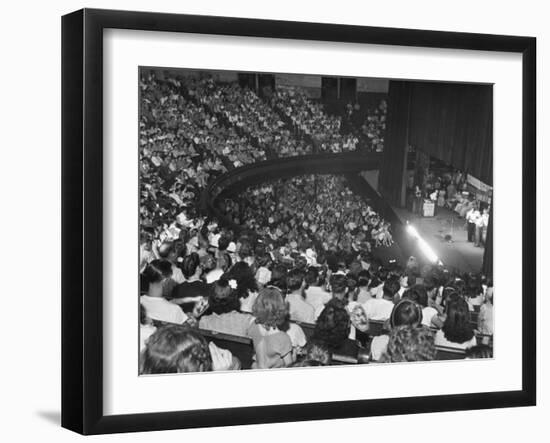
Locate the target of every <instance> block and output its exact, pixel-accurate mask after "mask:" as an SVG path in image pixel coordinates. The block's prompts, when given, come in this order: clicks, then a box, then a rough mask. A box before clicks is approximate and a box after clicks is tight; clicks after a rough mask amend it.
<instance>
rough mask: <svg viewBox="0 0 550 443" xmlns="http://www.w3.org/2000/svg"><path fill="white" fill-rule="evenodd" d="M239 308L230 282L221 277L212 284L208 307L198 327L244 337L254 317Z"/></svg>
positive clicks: (237, 299)
mask: <svg viewBox="0 0 550 443" xmlns="http://www.w3.org/2000/svg"><path fill="white" fill-rule="evenodd" d="M235 286H236V285H235ZM240 309H241V302H240V300H239V297H238V295H237V292H236V291H235V290H233V289H232V288H231V282H229V281H228V280H227V279H226V278H225V277H222V278H220V279H218V280H217V281H216V282H214V283H213V285H212V289H211V294H210V298H209V307H208V310H207V311H206V314H205V315H203V316H202V317H201V319H200V321H199V328H201V329H209V330H211V331H217V332H222V333H225V334H232V335H238V336H241V337H246V336H247V331H248V328H249V327H250V324H251V323H252V321H253V320H254V317H252V315H250V314H247V313H243V312H240Z"/></svg>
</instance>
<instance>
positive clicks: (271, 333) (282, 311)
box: [247, 288, 296, 369]
mask: <svg viewBox="0 0 550 443" xmlns="http://www.w3.org/2000/svg"><path fill="white" fill-rule="evenodd" d="M252 314H253V315H254V317H255V319H254V321H253V323H252V324H251V325H250V327H249V328H248V331H247V335H248V336H249V337H250V338H252V341H253V343H254V351H255V353H256V354H255V357H254V358H255V361H254V363H253V364H252V367H253V368H255V369H268V368H282V367H285V366H289V365H291V364H292V363H293V362H294V361H295V360H296V357H295V355H294V353H293V347H292V342H291V340H290V337H289V336H288V334H286V333H285V332H283V331H282V330H281V328H282V327H284V325H285V322H286V321H287V317H288V306H287V304H286V303H285V301H284V299H283V295H282V294H281V291H279V290H278V289H276V288H264V289H262V290H261V291H260V292H259V294H258V297H257V298H256V300H255V302H254V306H253V307H252Z"/></svg>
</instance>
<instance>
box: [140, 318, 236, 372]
mask: <svg viewBox="0 0 550 443" xmlns="http://www.w3.org/2000/svg"><path fill="white" fill-rule="evenodd" d="M233 367H234V359H233V356H232V355H231V352H229V351H227V350H225V349H220V348H218V347H217V346H216V345H215V344H214V343H210V344H209V343H207V342H206V340H205V339H204V337H203V336H202V335H201V334H200V333H199V332H198V331H197V330H195V329H192V328H189V327H187V326H181V325H165V326H163V327H161V328H159V329H158V330H157V331H156V332H155V333H154V334H153V335H151V336H150V337H149V339H148V340H147V346H146V348H145V350H144V351H143V353H142V354H141V359H140V374H173V373H179V372H206V371H226V370H229V369H232V368H233Z"/></svg>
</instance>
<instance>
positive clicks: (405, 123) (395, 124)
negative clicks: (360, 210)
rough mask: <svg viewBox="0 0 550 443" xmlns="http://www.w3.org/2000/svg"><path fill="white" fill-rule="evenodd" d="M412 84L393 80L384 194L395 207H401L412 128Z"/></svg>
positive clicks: (384, 159) (381, 176) (382, 185)
mask: <svg viewBox="0 0 550 443" xmlns="http://www.w3.org/2000/svg"><path fill="white" fill-rule="evenodd" d="M410 94H411V84H410V83H409V82H400V81H391V82H390V86H389V91H388V114H387V120H386V125H387V126H386V137H385V140H384V152H383V155H382V161H381V162H380V174H379V179H378V187H379V191H380V193H381V194H382V195H383V196H384V198H385V199H386V200H388V201H389V202H390V203H391V204H393V205H395V206H401V203H402V197H403V196H402V193H403V180H404V172H405V167H406V164H405V163H406V153H407V145H408V136H409V134H408V131H409V110H410V98H411V97H410Z"/></svg>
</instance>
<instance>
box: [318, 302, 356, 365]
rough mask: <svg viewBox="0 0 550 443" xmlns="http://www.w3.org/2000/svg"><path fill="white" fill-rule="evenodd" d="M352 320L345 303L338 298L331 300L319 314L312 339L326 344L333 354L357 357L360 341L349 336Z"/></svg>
mask: <svg viewBox="0 0 550 443" xmlns="http://www.w3.org/2000/svg"><path fill="white" fill-rule="evenodd" d="M350 329H351V320H350V316H349V314H348V311H347V310H346V308H345V307H344V304H343V303H342V302H341V301H340V300H337V299H333V300H331V301H329V302H328V303H327V304H326V305H325V309H323V311H322V312H321V314H320V315H319V318H318V319H317V323H316V324H315V330H314V331H313V336H312V340H313V341H316V342H319V343H321V344H323V345H324V346H326V347H327V348H328V349H329V351H330V352H331V354H341V355H348V356H351V357H353V358H356V357H357V354H358V352H359V348H360V346H359V343H358V342H357V341H356V340H351V339H350V338H348V337H349V334H350Z"/></svg>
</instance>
